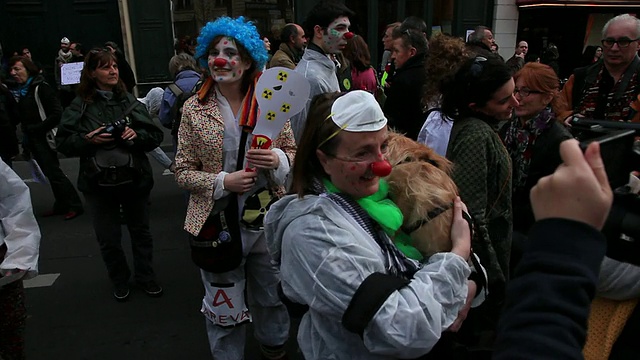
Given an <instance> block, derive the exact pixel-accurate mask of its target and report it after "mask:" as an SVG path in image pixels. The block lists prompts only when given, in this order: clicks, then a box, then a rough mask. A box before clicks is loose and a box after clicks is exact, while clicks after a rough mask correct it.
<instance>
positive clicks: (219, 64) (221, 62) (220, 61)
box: [213, 58, 227, 67]
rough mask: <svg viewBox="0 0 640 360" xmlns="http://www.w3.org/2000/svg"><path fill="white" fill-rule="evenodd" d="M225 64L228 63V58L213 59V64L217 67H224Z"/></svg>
mask: <svg viewBox="0 0 640 360" xmlns="http://www.w3.org/2000/svg"><path fill="white" fill-rule="evenodd" d="M225 65H227V60H225V59H222V58H216V59H215V60H213V66H215V67H224V66H225Z"/></svg>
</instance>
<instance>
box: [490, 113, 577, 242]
mask: <svg viewBox="0 0 640 360" xmlns="http://www.w3.org/2000/svg"><path fill="white" fill-rule="evenodd" d="M515 121H517V120H515ZM507 128H508V126H504V127H503V128H502V129H501V130H500V137H501V138H502V139H504V138H505V132H506V130H507ZM571 137H572V136H571V134H570V133H569V131H568V130H567V129H566V128H565V127H564V126H563V125H562V124H560V123H558V122H557V121H553V123H552V125H551V127H549V128H548V129H546V130H544V131H543V132H542V133H541V134H540V135H538V137H537V139H536V142H535V144H534V145H533V147H532V155H531V162H530V163H529V174H528V175H527V182H526V184H525V186H524V187H521V188H518V187H514V188H513V195H512V198H511V200H512V204H513V231H518V232H520V233H522V234H525V235H526V234H527V233H528V232H529V229H531V226H533V224H534V223H535V218H534V217H533V209H532V208H531V201H530V200H529V193H530V192H531V189H532V188H533V187H534V186H535V185H536V184H537V183H538V180H540V179H541V178H543V177H545V176H547V175H551V174H553V172H554V171H556V169H557V168H558V166H559V165H560V164H562V159H561V158H560V143H561V142H563V141H564V140H567V139H571ZM513 171H514V172H515V171H518V169H516V168H515V167H514V168H513Z"/></svg>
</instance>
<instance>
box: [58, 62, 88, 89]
mask: <svg viewBox="0 0 640 360" xmlns="http://www.w3.org/2000/svg"><path fill="white" fill-rule="evenodd" d="M83 67H84V63H83V62H73V63H66V64H62V67H61V68H60V83H61V84H62V85H73V84H79V83H80V74H82V68H83Z"/></svg>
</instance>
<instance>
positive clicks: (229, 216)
mask: <svg viewBox="0 0 640 360" xmlns="http://www.w3.org/2000/svg"><path fill="white" fill-rule="evenodd" d="M247 135H248V134H247V132H246V131H242V136H241V137H240V148H239V150H238V161H237V165H236V171H238V170H240V169H242V164H243V163H244V152H245V148H246V143H247ZM225 200H226V201H228V204H227V206H225V208H224V210H222V211H220V212H217V213H215V214H210V215H209V217H208V218H207V220H206V221H205V223H204V225H203V226H202V229H200V232H199V233H198V236H193V235H190V236H189V244H190V246H191V260H193V262H194V263H195V264H196V265H197V266H198V267H199V268H201V269H202V270H204V271H208V272H212V273H216V274H219V273H224V272H227V271H231V270H233V269H235V268H237V267H238V266H239V265H240V263H242V237H241V235H240V221H239V220H240V219H238V211H239V210H238V196H237V195H236V194H235V193H232V194H231V195H229V196H228V197H227V198H226V199H225ZM218 201H224V200H222V199H220V200H218Z"/></svg>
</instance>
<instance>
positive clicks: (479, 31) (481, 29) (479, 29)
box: [467, 25, 491, 42]
mask: <svg viewBox="0 0 640 360" xmlns="http://www.w3.org/2000/svg"><path fill="white" fill-rule="evenodd" d="M485 30H489V31H491V29H489V28H488V27H486V26H482V25H480V26H476V27H475V29H473V32H472V33H471V34H469V38H468V39H467V42H480V41H482V39H484V38H485V37H487V33H486V32H485Z"/></svg>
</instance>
